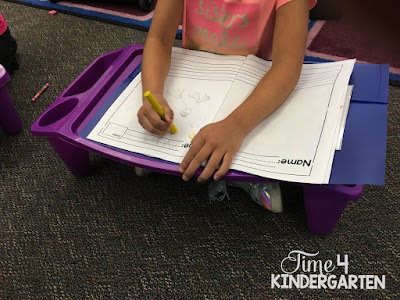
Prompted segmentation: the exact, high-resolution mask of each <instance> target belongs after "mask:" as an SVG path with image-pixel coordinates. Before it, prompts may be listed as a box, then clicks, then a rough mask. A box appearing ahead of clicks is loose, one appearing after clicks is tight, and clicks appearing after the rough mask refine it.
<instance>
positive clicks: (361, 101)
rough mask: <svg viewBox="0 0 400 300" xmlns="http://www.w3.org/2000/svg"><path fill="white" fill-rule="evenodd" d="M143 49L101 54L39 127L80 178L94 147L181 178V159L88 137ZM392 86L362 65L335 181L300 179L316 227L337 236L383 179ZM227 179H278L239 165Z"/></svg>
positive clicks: (384, 75) (381, 70)
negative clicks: (346, 214)
mask: <svg viewBox="0 0 400 300" xmlns="http://www.w3.org/2000/svg"><path fill="white" fill-rule="evenodd" d="M142 50H143V46H141V45H131V46H128V47H125V48H122V49H118V50H116V51H113V52H110V53H107V54H104V55H102V56H100V57H99V58H97V59H96V60H95V61H94V62H93V63H92V64H91V65H90V66H89V67H87V68H86V70H85V71H84V72H83V73H82V74H81V75H79V76H78V78H77V79H76V80H75V81H74V82H73V83H72V84H71V85H70V86H69V87H68V88H67V89H66V90H65V91H64V92H63V93H62V94H61V95H60V96H59V97H58V98H57V99H56V100H55V101H54V102H53V103H52V104H51V105H50V106H49V108H48V109H47V110H46V111H45V112H44V113H43V114H42V115H41V116H40V117H39V118H38V119H37V120H36V121H35V123H34V124H33V125H32V127H31V130H32V132H33V134H35V135H37V136H44V137H46V138H47V139H48V141H49V142H50V144H51V145H52V146H53V148H54V150H55V151H56V152H57V153H58V155H59V156H60V158H61V159H62V160H63V162H64V163H65V165H66V166H67V168H68V169H69V170H70V172H71V173H72V174H73V175H75V176H85V175H87V174H88V173H89V171H90V165H89V152H92V153H96V154H99V155H102V156H105V157H107V158H110V159H113V160H116V161H119V162H122V163H126V164H129V165H132V166H137V167H141V168H146V169H150V170H152V171H155V172H160V173H165V174H171V175H178V176H180V175H181V174H180V173H179V172H178V165H177V164H173V163H170V162H165V161H161V160H158V159H154V158H150V157H146V156H143V155H140V154H136V153H132V152H128V151H123V150H120V149H115V148H112V147H108V146H105V145H102V144H99V143H96V142H93V141H90V140H88V139H86V138H85V137H86V136H87V134H88V133H89V132H90V129H91V128H93V127H94V125H95V124H96V123H97V122H98V120H99V119H100V117H101V115H102V114H103V113H104V112H105V110H106V108H107V107H109V105H110V104H111V103H112V102H113V101H114V100H115V99H116V98H117V97H118V95H119V94H120V93H121V92H122V91H123V90H124V89H125V87H126V86H127V85H128V84H129V82H130V81H131V80H132V79H133V78H134V77H135V76H136V75H137V73H138V72H139V70H140V63H141V59H142ZM388 83H389V67H388V66H387V65H367V64H356V66H355V69H354V72H353V75H352V77H351V81H350V84H353V85H354V90H353V95H352V99H351V104H350V109H349V114H348V119H347V123H346V129H345V134H344V139H343V144H342V150H341V151H337V152H336V154H335V158H334V163H333V168H332V175H331V177H330V182H329V184H325V185H313V184H301V185H302V186H303V188H304V200H305V208H306V214H307V224H308V228H309V229H310V231H311V232H313V233H315V234H329V233H331V232H332V231H333V230H334V228H335V226H336V224H337V222H338V220H339V218H340V216H341V215H342V213H343V211H344V209H345V207H346V205H347V204H348V203H349V202H350V201H356V200H358V199H359V198H360V197H361V193H362V190H363V185H364V184H374V185H382V184H384V180H385V159H386V126H387V98H388ZM200 172H201V170H198V171H197V173H196V175H197V176H198V175H199V174H200ZM224 180H230V181H246V182H268V181H274V180H271V179H267V178H261V177H258V176H255V175H249V174H246V173H243V172H238V171H234V170H230V171H229V172H228V173H227V174H226V175H225V177H224Z"/></svg>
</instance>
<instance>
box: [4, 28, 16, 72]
mask: <svg viewBox="0 0 400 300" xmlns="http://www.w3.org/2000/svg"><path fill="white" fill-rule="evenodd" d="M16 54H17V42H16V41H15V39H14V38H13V37H12V36H11V33H10V30H9V29H8V28H7V30H6V31H5V32H4V33H3V34H2V35H0V64H1V65H2V66H3V67H4V68H5V69H6V71H7V73H8V74H10V75H11V74H13V73H14V71H15V70H18V68H19V65H18V62H17V57H16Z"/></svg>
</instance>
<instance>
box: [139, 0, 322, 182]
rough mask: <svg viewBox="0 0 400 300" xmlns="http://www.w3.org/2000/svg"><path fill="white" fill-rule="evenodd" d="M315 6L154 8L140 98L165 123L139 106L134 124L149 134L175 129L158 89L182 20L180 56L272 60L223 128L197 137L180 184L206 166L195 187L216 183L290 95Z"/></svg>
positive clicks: (210, 1)
mask: <svg viewBox="0 0 400 300" xmlns="http://www.w3.org/2000/svg"><path fill="white" fill-rule="evenodd" d="M315 2H316V0H158V3H157V6H156V9H155V12H154V18H153V21H152V24H151V28H150V31H149V34H148V37H147V40H146V43H145V47H144V53H143V63H142V85H143V91H147V90H150V91H152V93H153V94H154V96H155V98H156V99H157V100H158V102H159V103H160V105H161V106H162V107H163V109H164V114H165V117H166V121H163V120H161V119H160V117H159V116H158V114H157V113H156V112H155V111H154V110H153V109H152V108H151V106H150V104H149V103H148V102H147V101H146V100H145V99H143V106H142V107H141V108H140V109H139V111H138V120H139V123H140V124H141V126H142V127H143V128H145V129H146V130H148V131H149V132H151V133H153V134H157V135H165V134H166V133H167V132H168V130H169V127H170V125H171V123H172V122H173V116H174V114H173V111H172V110H171V108H170V107H169V105H168V103H167V101H166V100H165V98H164V97H163V94H164V81H165V78H166V76H167V74H168V70H169V66H170V61H171V48H172V45H173V42H174V39H175V35H176V32H177V29H178V26H179V24H180V22H181V20H182V16H183V36H182V42H183V47H185V48H189V49H194V50H204V51H210V52H215V53H219V54H236V55H238V54H239V55H248V54H255V55H257V56H259V57H261V58H264V59H272V67H271V69H270V70H269V71H268V72H267V74H265V76H264V77H263V78H262V80H261V81H260V82H259V84H258V85H257V87H256V88H255V89H254V91H253V92H252V93H251V94H250V96H249V97H248V98H247V99H246V100H245V101H244V102H243V103H242V104H241V105H240V106H239V107H238V108H236V109H235V110H234V111H233V112H232V113H231V114H230V115H229V116H228V117H227V118H225V119H224V120H222V121H220V122H217V123H212V124H209V125H207V126H205V127H204V128H202V129H201V130H200V131H199V132H198V133H197V134H196V136H195V137H194V139H193V140H192V145H191V147H190V150H189V151H188V152H187V154H186V156H185V157H184V159H183V161H182V162H181V164H180V166H179V171H180V172H181V173H182V178H183V180H185V181H187V180H189V179H190V178H191V177H192V176H193V174H194V172H195V171H196V170H197V169H198V168H199V167H200V165H201V164H202V163H203V162H204V161H206V160H207V159H209V160H208V163H207V166H206V167H205V168H204V170H203V172H202V173H201V175H200V176H199V177H198V179H197V180H198V181H199V182H204V181H206V180H207V179H209V178H210V177H211V176H212V175H213V174H214V175H213V178H214V180H219V179H221V178H222V177H223V176H224V175H225V173H226V172H227V171H228V170H229V167H230V164H231V162H232V159H233V157H234V156H235V154H236V152H237V151H238V150H239V148H240V146H241V144H242V141H243V139H244V138H245V137H246V135H247V134H248V133H249V132H250V131H251V130H252V129H253V128H254V127H256V125H257V124H258V123H260V122H261V121H262V120H263V119H264V118H266V117H268V116H269V115H270V114H271V113H272V112H273V111H275V110H276V109H277V108H278V107H279V106H280V105H281V104H282V103H283V102H284V101H285V100H286V98H287V97H288V96H289V95H290V93H291V92H292V90H293V88H294V87H295V85H296V84H297V81H298V79H299V76H300V71H301V68H302V64H303V59H304V52H305V47H306V36H307V29H308V11H309V9H310V8H311V7H313V6H314V5H315ZM214 33H215V34H214ZM154 70H157V72H154ZM228 133H229V134H228ZM218 165H220V167H219V169H218V170H217V171H216V172H215V173H214V171H215V170H216V168H217V166H218Z"/></svg>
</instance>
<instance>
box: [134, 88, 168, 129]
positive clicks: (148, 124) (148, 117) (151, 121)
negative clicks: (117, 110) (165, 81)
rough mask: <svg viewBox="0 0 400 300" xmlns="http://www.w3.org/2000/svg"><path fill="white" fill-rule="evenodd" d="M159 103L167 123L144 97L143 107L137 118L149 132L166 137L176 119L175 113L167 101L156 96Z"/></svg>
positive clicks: (160, 96)
mask: <svg viewBox="0 0 400 300" xmlns="http://www.w3.org/2000/svg"><path fill="white" fill-rule="evenodd" d="M154 97H155V98H156V99H157V102H158V103H160V105H161V107H162V108H163V109H164V116H165V121H164V120H162V119H161V117H160V116H159V115H158V114H157V112H156V111H155V110H154V109H153V108H152V107H151V105H150V103H149V101H147V100H146V99H145V98H144V97H143V105H142V107H141V108H140V109H139V111H138V113H137V116H138V121H139V124H140V125H141V126H142V127H143V128H144V129H146V130H147V131H148V132H150V133H153V134H156V135H166V134H167V133H168V132H169V128H170V126H171V124H172V121H173V118H174V112H173V111H172V109H171V108H170V107H169V105H168V103H167V101H166V100H165V99H164V97H163V96H162V95H160V94H154Z"/></svg>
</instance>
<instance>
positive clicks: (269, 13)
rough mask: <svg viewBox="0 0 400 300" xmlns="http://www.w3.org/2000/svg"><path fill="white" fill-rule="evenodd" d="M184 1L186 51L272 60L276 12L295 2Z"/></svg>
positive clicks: (312, 3) (269, 0)
mask: <svg viewBox="0 0 400 300" xmlns="http://www.w3.org/2000/svg"><path fill="white" fill-rule="evenodd" d="M184 1H185V2H184V3H185V5H184V13H183V27H182V29H183V34H182V42H183V47H184V48H188V49H195V50H205V51H209V52H215V53H221V54H239V55H248V54H254V55H257V56H258V57H261V58H264V59H270V58H271V55H272V38H273V33H274V28H275V16H276V11H277V10H278V8H279V7H281V6H282V5H283V4H286V3H288V2H290V1H293V0H184ZM309 1H310V8H312V7H313V6H314V5H315V3H316V2H317V0H309Z"/></svg>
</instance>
